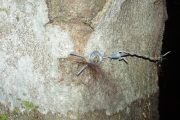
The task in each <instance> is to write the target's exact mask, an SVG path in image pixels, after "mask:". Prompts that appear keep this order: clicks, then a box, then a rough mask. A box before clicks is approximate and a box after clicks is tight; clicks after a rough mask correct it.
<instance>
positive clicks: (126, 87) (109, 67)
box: [0, 0, 166, 120]
mask: <svg viewBox="0 0 180 120" xmlns="http://www.w3.org/2000/svg"><path fill="white" fill-rule="evenodd" d="M0 3H1V4H0V103H1V105H0V114H5V115H7V117H9V118H12V119H17V120H21V119H22V120H24V119H37V120H41V119H42V120H52V119H53V120H56V119H82V120H84V119H86V120H97V119H98V120H100V119H102V120H106V119H107V120H109V119H110V120H117V119H122V120H140V119H142V120H143V119H149V120H152V119H153V120H155V119H158V112H157V99H158V95H157V94H158V76H157V66H156V64H155V63H153V62H150V61H148V60H143V59H141V58H136V57H129V58H128V63H129V64H125V63H124V62H121V61H111V62H110V61H105V62H103V64H101V65H100V67H99V68H98V69H97V70H92V69H90V68H89V69H87V70H86V71H85V72H83V74H82V75H80V76H79V77H77V76H76V75H75V73H76V72H77V70H79V69H80V68H81V65H79V64H77V63H74V62H72V60H71V59H70V58H69V57H68V55H69V53H71V52H76V53H79V54H81V55H84V56H88V54H89V53H91V52H92V51H93V50H98V51H101V52H102V53H104V54H105V55H109V54H111V53H112V52H114V51H119V50H124V51H128V52H133V53H138V54H141V55H146V56H150V57H159V56H160V51H161V45H162V35H163V30H164V22H165V19H166V10H165V3H164V1H161V0H158V1H157V0H145V1H144V0H46V1H45V0H27V1H24V0H8V1H7V0H0Z"/></svg>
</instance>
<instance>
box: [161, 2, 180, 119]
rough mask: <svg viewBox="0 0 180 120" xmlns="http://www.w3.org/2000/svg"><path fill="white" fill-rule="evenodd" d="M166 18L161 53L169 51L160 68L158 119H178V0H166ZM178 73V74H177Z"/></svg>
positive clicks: (179, 11) (179, 95) (179, 91)
mask: <svg viewBox="0 0 180 120" xmlns="http://www.w3.org/2000/svg"><path fill="white" fill-rule="evenodd" d="M166 3H167V12H168V20H167V21H166V27H165V32H164V39H163V49H162V54H163V53H165V52H167V51H171V54H169V55H168V56H167V57H166V58H167V59H166V60H165V61H163V63H162V66H161V69H160V76H159V77H160V80H159V86H160V96H159V113H160V120H180V112H179V111H180V99H179V97H180V84H179V83H178V81H179V80H180V79H179V75H180V68H179V67H178V66H179V62H180V61H179V58H178V57H180V56H179V54H178V47H179V46H178V39H179V40H180V32H179V29H180V0H166ZM178 74H179V75H178Z"/></svg>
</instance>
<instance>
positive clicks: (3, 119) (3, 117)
mask: <svg viewBox="0 0 180 120" xmlns="http://www.w3.org/2000/svg"><path fill="white" fill-rule="evenodd" d="M7 119H8V117H7V116H6V115H5V114H0V120H7Z"/></svg>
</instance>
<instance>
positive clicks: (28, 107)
mask: <svg viewBox="0 0 180 120" xmlns="http://www.w3.org/2000/svg"><path fill="white" fill-rule="evenodd" d="M22 106H23V107H24V108H25V109H26V110H28V111H34V110H35V109H36V106H35V105H34V104H33V103H32V102H29V101H22Z"/></svg>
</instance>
